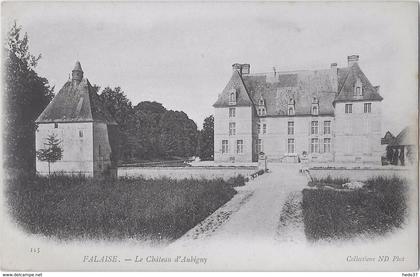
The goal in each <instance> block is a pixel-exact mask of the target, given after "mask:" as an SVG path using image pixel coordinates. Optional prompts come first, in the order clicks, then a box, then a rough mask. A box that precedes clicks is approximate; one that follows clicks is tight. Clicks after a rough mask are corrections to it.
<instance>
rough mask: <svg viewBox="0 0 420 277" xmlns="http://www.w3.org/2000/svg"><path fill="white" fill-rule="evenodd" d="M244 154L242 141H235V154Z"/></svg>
mask: <svg viewBox="0 0 420 277" xmlns="http://www.w3.org/2000/svg"><path fill="white" fill-rule="evenodd" d="M243 152H244V141H243V140H241V139H240V140H237V141H236V153H238V154H242V153H243Z"/></svg>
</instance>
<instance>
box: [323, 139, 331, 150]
mask: <svg viewBox="0 0 420 277" xmlns="http://www.w3.org/2000/svg"><path fill="white" fill-rule="evenodd" d="M324 152H325V153H329V152H331V139H330V138H324Z"/></svg>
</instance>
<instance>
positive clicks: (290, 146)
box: [287, 139, 295, 153]
mask: <svg viewBox="0 0 420 277" xmlns="http://www.w3.org/2000/svg"><path fill="white" fill-rule="evenodd" d="M287 153H295V139H287Z"/></svg>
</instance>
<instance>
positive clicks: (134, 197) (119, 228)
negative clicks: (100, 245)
mask: <svg viewBox="0 0 420 277" xmlns="http://www.w3.org/2000/svg"><path fill="white" fill-rule="evenodd" d="M242 182H243V180H242V179H238V181H237V180H235V179H230V180H229V182H227V181H224V180H223V179H214V180H205V179H183V180H173V179H168V178H159V179H143V178H139V177H137V178H120V179H118V180H107V179H98V178H87V177H83V176H64V175H55V176H52V177H51V180H50V182H49V180H48V178H47V177H41V176H30V175H28V176H19V177H15V178H10V179H9V180H8V188H7V198H8V203H9V208H10V212H11V214H12V215H13V217H14V218H15V219H16V220H17V222H18V223H19V224H20V225H21V226H22V227H23V228H24V229H25V230H26V231H28V232H30V233H34V234H42V235H45V236H48V237H49V236H52V237H56V238H59V239H74V238H87V239H125V238H134V239H155V240H169V241H171V240H174V239H177V238H179V237H180V236H182V235H183V234H184V233H185V232H186V231H188V230H189V229H191V228H192V227H194V226H195V225H196V224H197V223H199V222H200V221H202V220H203V219H204V218H206V217H207V216H209V215H210V214H211V213H213V212H214V211H215V210H217V209H218V208H219V207H220V206H222V205H223V204H225V203H226V202H227V201H229V200H230V199H231V198H232V197H233V196H234V195H235V194H236V191H235V189H234V188H233V186H236V185H242Z"/></svg>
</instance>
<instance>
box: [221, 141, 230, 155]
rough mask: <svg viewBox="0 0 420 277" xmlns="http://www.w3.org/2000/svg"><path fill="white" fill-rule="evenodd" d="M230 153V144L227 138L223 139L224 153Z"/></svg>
mask: <svg viewBox="0 0 420 277" xmlns="http://www.w3.org/2000/svg"><path fill="white" fill-rule="evenodd" d="M226 153H229V144H228V141H227V140H222V154H226Z"/></svg>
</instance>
